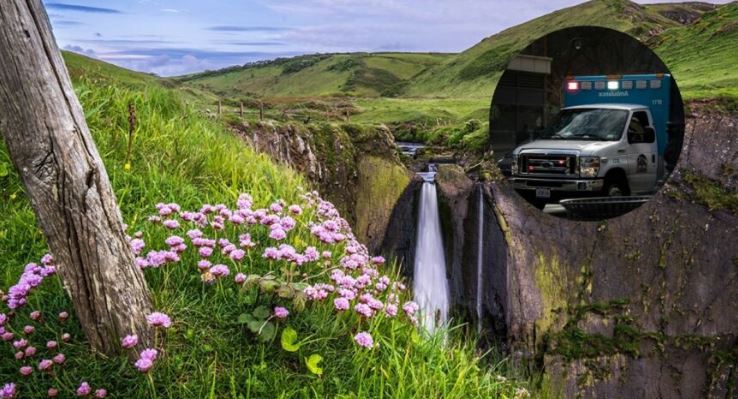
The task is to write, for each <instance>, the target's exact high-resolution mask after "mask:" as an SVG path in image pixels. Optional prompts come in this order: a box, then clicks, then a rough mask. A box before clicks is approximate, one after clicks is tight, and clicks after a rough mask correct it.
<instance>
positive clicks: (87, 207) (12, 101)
mask: <svg viewBox="0 0 738 399" xmlns="http://www.w3.org/2000/svg"><path fill="white" fill-rule="evenodd" d="M0 131H1V132H2V135H3V137H4V139H5V143H6V144H7V147H8V152H9V153H10V158H11V159H12V161H13V164H14V165H15V167H16V168H17V169H18V172H19V174H20V178H21V181H22V183H23V186H24V187H25V191H26V194H27V195H28V198H29V200H30V202H31V205H32V206H33V209H34V211H35V213H36V219H37V223H38V224H39V225H40V227H41V228H42V229H43V231H44V235H45V236H46V239H47V241H48V245H49V249H50V250H51V253H52V254H53V256H54V259H55V262H56V264H57V270H58V273H59V275H60V276H61V279H62V280H63V282H64V287H65V288H66V290H67V292H68V293H69V296H70V297H71V300H72V303H73V304H74V309H75V311H76V316H77V318H78V319H79V321H80V324H81V326H82V330H83V331H84V332H85V334H86V335H87V339H88V340H89V342H90V344H91V345H92V347H93V348H95V349H96V350H99V351H101V352H104V353H108V354H112V353H116V352H119V351H120V350H121V346H120V340H121V337H123V336H125V335H127V334H136V335H138V337H139V342H140V343H139V348H143V347H146V346H149V345H151V344H152V343H153V331H152V330H151V328H150V327H149V326H148V325H147V323H146V315H147V314H149V313H150V312H151V310H152V306H151V298H150V296H149V291H148V288H147V286H146V281H145V280H144V275H143V272H142V271H141V269H139V268H138V267H137V266H136V265H135V263H134V258H133V253H132V252H131V247H130V245H129V244H128V242H127V241H126V238H125V233H124V231H123V223H122V218H121V215H120V211H119V209H118V206H117V204H116V200H115V194H114V193H113V189H112V187H111V185H110V181H109V180H108V175H107V172H106V171H105V166H104V165H103V162H102V160H101V159H100V155H99V153H98V151H97V148H96V147H95V143H94V142H93V141H92V136H91V135H90V131H89V129H88V128H87V123H86V122H85V117H84V113H83V112H82V107H81V106H80V104H79V101H78V100H77V97H76V96H75V94H74V90H73V89H72V84H71V81H70V79H69V74H68V73H67V69H66V67H65V65H64V61H63V60H62V57H61V53H60V52H59V49H58V48H57V46H56V41H55V40H54V36H53V34H52V31H51V26H50V24H49V19H48V16H47V15H46V11H45V10H44V6H43V4H42V3H41V0H4V1H3V4H2V7H0ZM17 267H19V268H20V265H18V266H17Z"/></svg>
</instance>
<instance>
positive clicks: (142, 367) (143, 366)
mask: <svg viewBox="0 0 738 399" xmlns="http://www.w3.org/2000/svg"><path fill="white" fill-rule="evenodd" d="M135 366H136V368H137V369H138V371H140V372H142V373H146V372H148V371H149V370H151V368H152V367H154V361H153V360H151V359H145V358H140V359H138V360H136V363H135Z"/></svg>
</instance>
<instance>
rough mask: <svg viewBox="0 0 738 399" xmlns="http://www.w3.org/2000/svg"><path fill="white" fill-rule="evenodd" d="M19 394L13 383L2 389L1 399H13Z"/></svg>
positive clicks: (0, 392)
mask: <svg viewBox="0 0 738 399" xmlns="http://www.w3.org/2000/svg"><path fill="white" fill-rule="evenodd" d="M17 394H18V391H17V390H16V388H15V384H13V383H9V384H5V385H3V387H2V389H0V398H1V399H13V398H15V395H17Z"/></svg>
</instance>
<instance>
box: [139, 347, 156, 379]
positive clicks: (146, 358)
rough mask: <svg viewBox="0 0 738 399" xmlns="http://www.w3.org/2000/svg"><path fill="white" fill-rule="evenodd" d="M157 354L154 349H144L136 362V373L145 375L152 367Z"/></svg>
mask: <svg viewBox="0 0 738 399" xmlns="http://www.w3.org/2000/svg"><path fill="white" fill-rule="evenodd" d="M158 355H159V352H157V350H156V349H144V350H143V351H142V352H141V355H140V356H139V359H138V360H136V363H135V366H136V368H137V369H138V371H140V372H142V373H146V372H148V371H149V370H151V368H152V367H154V361H156V358H157V356H158Z"/></svg>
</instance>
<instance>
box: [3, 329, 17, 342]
mask: <svg viewBox="0 0 738 399" xmlns="http://www.w3.org/2000/svg"><path fill="white" fill-rule="evenodd" d="M13 337H15V335H14V334H13V333H12V332H10V331H6V332H4V333H3V334H2V335H0V339H2V340H3V341H5V342H7V341H12V340H13Z"/></svg>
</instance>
